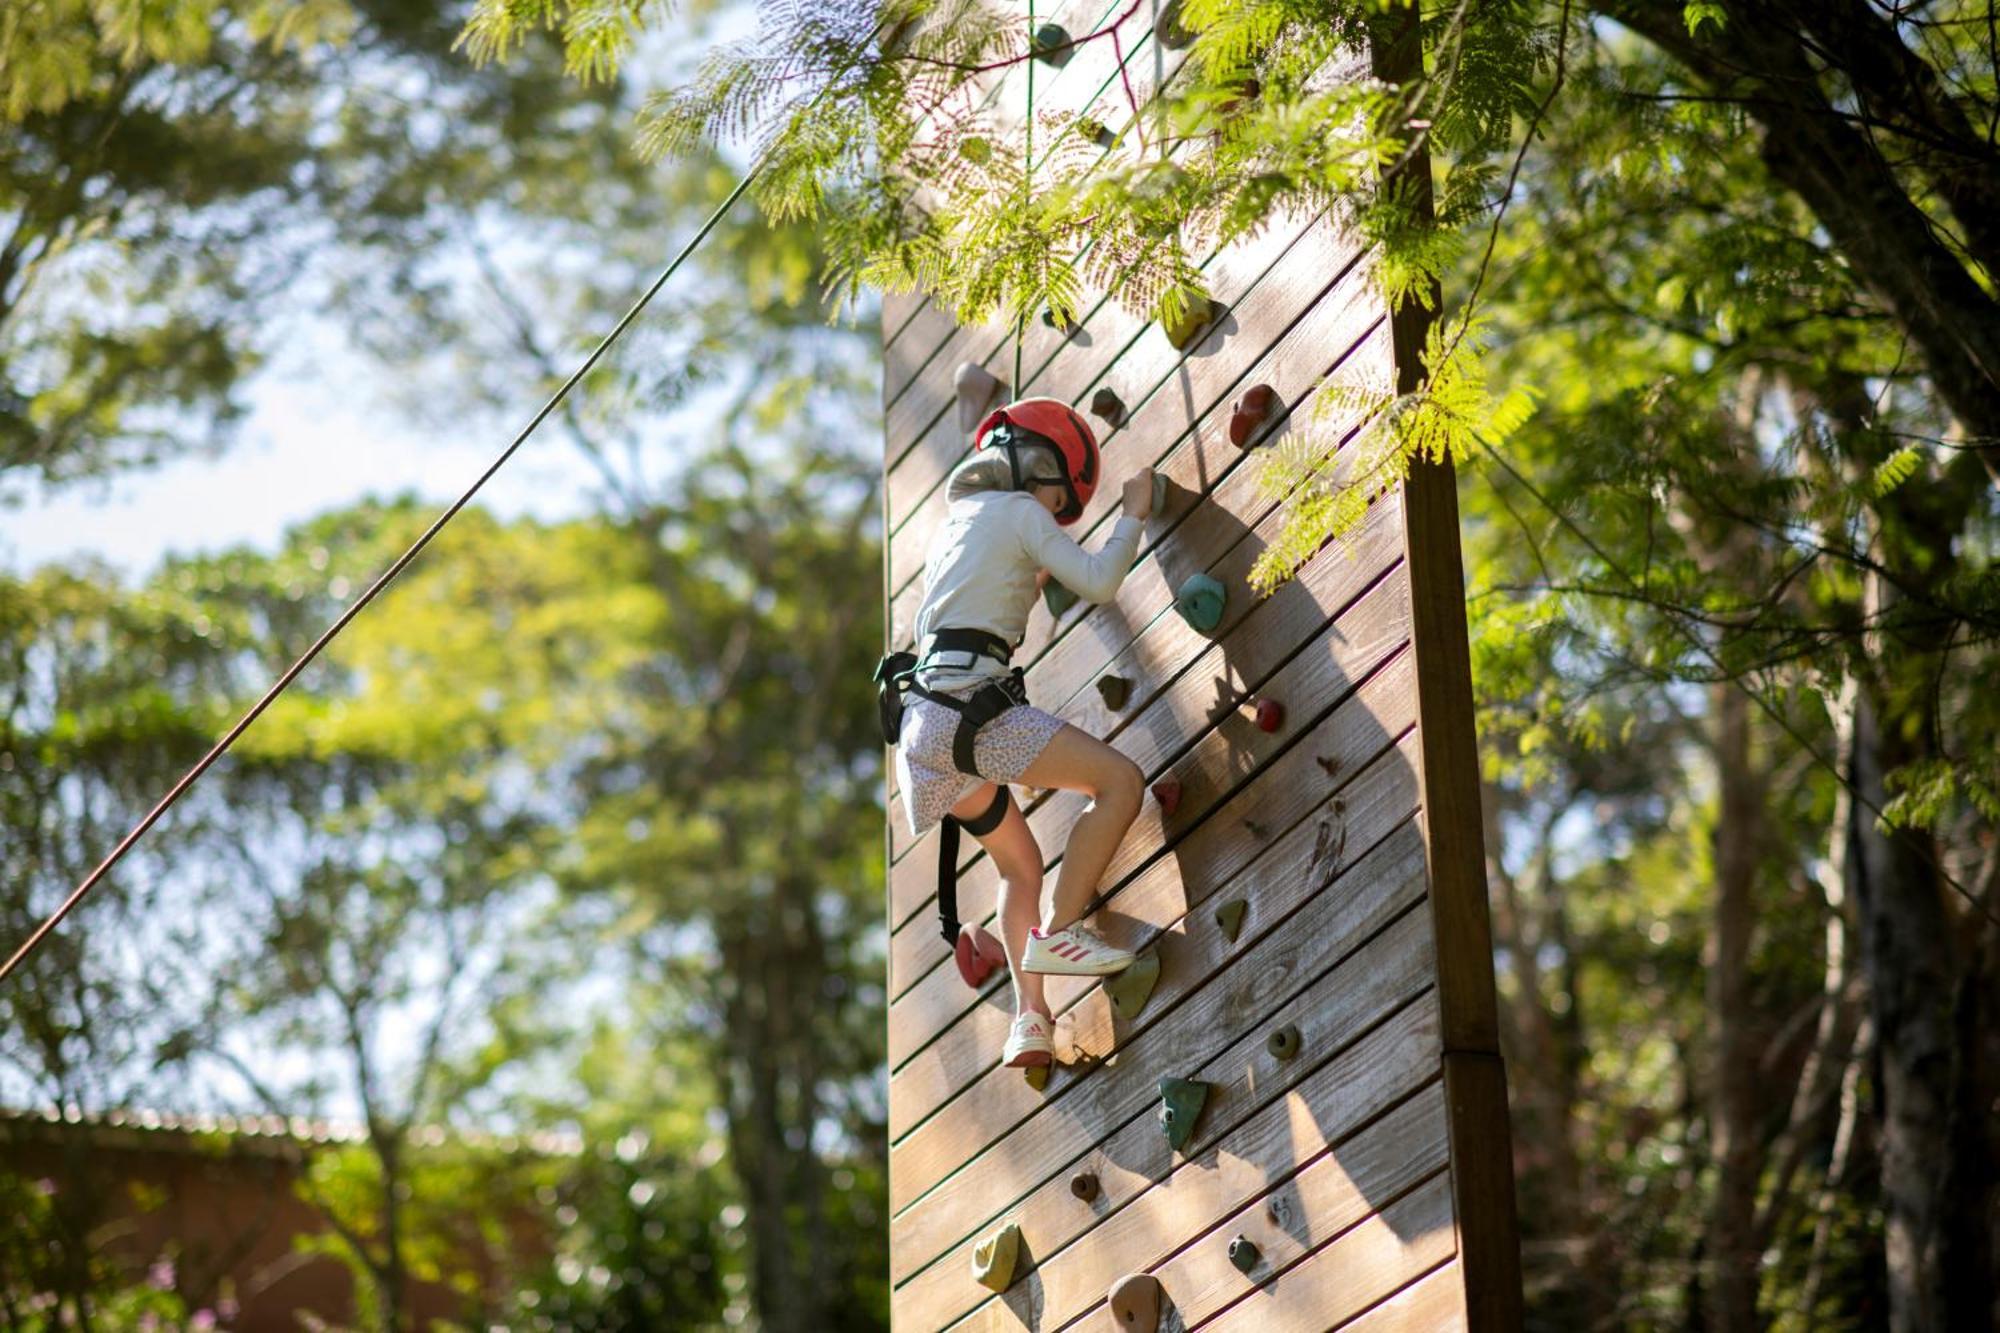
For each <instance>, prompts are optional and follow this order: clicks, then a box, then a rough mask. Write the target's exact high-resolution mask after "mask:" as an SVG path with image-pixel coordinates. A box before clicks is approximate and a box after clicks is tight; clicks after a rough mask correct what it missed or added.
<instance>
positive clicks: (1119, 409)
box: [1090, 389, 1125, 430]
mask: <svg viewBox="0 0 2000 1333" xmlns="http://www.w3.org/2000/svg"><path fill="white" fill-rule="evenodd" d="M1090 415H1092V416H1094V417H1098V418H1100V419H1102V420H1103V422H1104V424H1105V425H1107V426H1109V427H1111V428H1112V429H1113V430H1116V429H1118V427H1120V426H1122V425H1124V424H1125V400H1124V399H1122V398H1120V397H1119V396H1118V395H1117V394H1116V393H1114V392H1112V391H1111V390H1110V389H1099V390H1098V391H1097V392H1096V393H1094V394H1092V395H1090Z"/></svg>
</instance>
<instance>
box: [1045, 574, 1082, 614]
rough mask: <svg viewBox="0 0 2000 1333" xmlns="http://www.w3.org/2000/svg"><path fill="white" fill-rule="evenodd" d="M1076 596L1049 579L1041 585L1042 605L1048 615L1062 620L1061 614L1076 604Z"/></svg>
mask: <svg viewBox="0 0 2000 1333" xmlns="http://www.w3.org/2000/svg"><path fill="white" fill-rule="evenodd" d="M1077 601H1078V598H1077V595H1076V594H1075V593H1073V592H1071V591H1070V590H1069V589H1068V588H1065V587H1063V586H1062V584H1060V583H1057V582H1056V581H1055V580H1054V579H1050V580H1049V581H1048V582H1047V583H1044V584H1043V585H1042V605H1043V606H1046V607H1047V608H1049V614H1050V615H1052V616H1054V617H1056V619H1058V620H1060V619H1062V613H1063V612H1065V611H1067V610H1069V609H1070V608H1071V607H1072V606H1075V605H1076V604H1077Z"/></svg>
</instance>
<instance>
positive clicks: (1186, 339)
mask: <svg viewBox="0 0 2000 1333" xmlns="http://www.w3.org/2000/svg"><path fill="white" fill-rule="evenodd" d="M1227 313H1228V308H1227V307H1225V306H1224V305H1223V304H1222V303H1221V302H1220V301H1217V300H1215V299H1214V298H1213V297H1207V296H1204V297H1203V298H1202V299H1201V300H1199V301H1194V302H1191V303H1190V304H1189V305H1188V308H1187V309H1186V310H1185V311H1183V312H1182V313H1181V317H1180V318H1179V319H1177V320H1174V321H1173V322H1172V323H1170V324H1166V325H1164V326H1163V327H1164V328H1165V330H1166V334H1167V341H1168V342H1169V343H1171V344H1173V349H1174V350H1175V351H1176V352H1185V351H1186V350H1187V349H1188V348H1189V347H1190V346H1191V345H1192V344H1193V343H1194V340H1195V339H1196V338H1198V337H1200V336H1201V335H1202V333H1203V332H1205V331H1206V330H1207V328H1208V326H1209V325H1211V324H1213V323H1215V321H1216V320H1218V319H1221V318H1222V317H1223V316H1224V315H1225V314H1227Z"/></svg>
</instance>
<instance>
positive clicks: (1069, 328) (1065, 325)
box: [1042, 306, 1078, 338]
mask: <svg viewBox="0 0 2000 1333" xmlns="http://www.w3.org/2000/svg"><path fill="white" fill-rule="evenodd" d="M1042 323H1043V324H1045V325H1047V326H1048V327H1049V328H1052V329H1054V330H1055V331H1056V332H1057V333H1060V334H1061V335H1062V336H1063V337H1065V338H1073V337H1075V336H1076V331H1077V327H1078V326H1077V325H1075V324H1072V323H1070V322H1069V321H1068V320H1066V319H1064V318H1063V317H1062V316H1060V315H1058V314H1056V312H1055V307H1054V306H1045V307H1043V309H1042Z"/></svg>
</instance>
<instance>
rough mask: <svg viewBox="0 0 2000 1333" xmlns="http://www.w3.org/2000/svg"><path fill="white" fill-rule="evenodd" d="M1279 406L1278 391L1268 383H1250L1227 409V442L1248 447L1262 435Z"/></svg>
mask: <svg viewBox="0 0 2000 1333" xmlns="http://www.w3.org/2000/svg"><path fill="white" fill-rule="evenodd" d="M1278 408H1279V402H1278V391H1277V390H1276V389H1274V388H1272V387H1271V386H1270V385H1268V384H1256V385H1252V386H1251V387H1250V388H1249V389H1248V390H1246V391H1245V392H1244V394H1243V396H1242V397H1241V398H1238V399H1237V400H1236V402H1235V403H1234V404H1233V405H1231V407H1230V409H1229V442H1230V443H1231V444H1233V445H1235V446H1236V447H1237V448H1238V449H1248V448H1249V447H1250V446H1251V445H1253V444H1256V443H1257V442H1258V441H1259V440H1260V439H1261V438H1262V437H1263V435H1264V433H1265V430H1266V428H1267V427H1268V426H1269V425H1270V422H1271V420H1272V418H1274V417H1275V416H1277V414H1278Z"/></svg>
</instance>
